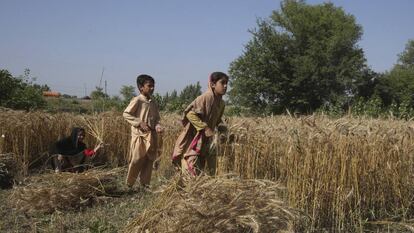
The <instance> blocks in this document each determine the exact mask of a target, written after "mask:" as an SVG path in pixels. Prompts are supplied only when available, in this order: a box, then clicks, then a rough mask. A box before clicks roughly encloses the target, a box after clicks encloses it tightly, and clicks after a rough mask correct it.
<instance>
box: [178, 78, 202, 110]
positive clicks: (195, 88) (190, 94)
mask: <svg viewBox="0 0 414 233" xmlns="http://www.w3.org/2000/svg"><path fill="white" fill-rule="evenodd" d="M199 95H201V86H200V82H197V83H196V84H190V85H187V86H186V87H184V89H183V90H182V91H181V93H180V97H179V100H180V103H181V105H185V106H187V105H189V104H190V103H191V102H192V101H193V100H194V99H195V98H196V97H197V96H199Z"/></svg>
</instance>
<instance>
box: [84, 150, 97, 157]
mask: <svg viewBox="0 0 414 233" xmlns="http://www.w3.org/2000/svg"><path fill="white" fill-rule="evenodd" d="M83 153H84V154H85V155H86V157H91V156H93V155H94V154H95V151H94V150H93V149H85V150H84V151H83Z"/></svg>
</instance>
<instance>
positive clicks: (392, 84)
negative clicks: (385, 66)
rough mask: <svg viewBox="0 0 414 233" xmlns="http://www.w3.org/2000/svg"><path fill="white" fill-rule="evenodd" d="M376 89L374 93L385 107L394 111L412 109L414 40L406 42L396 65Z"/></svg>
mask: <svg viewBox="0 0 414 233" xmlns="http://www.w3.org/2000/svg"><path fill="white" fill-rule="evenodd" d="M379 81H380V82H379V84H378V85H377V87H376V90H375V91H376V93H377V94H378V95H379V96H380V97H381V99H382V102H383V103H384V105H385V106H387V107H388V106H391V105H394V107H393V108H394V109H397V108H400V105H401V104H403V105H404V108H409V107H411V108H412V107H414V96H413V94H414V40H410V41H408V43H407V45H406V47H405V50H404V51H403V52H402V53H401V54H400V55H399V59H398V63H397V64H396V65H395V66H394V67H393V68H392V69H391V70H390V71H389V72H386V73H385V74H384V75H383V77H382V78H381V79H379Z"/></svg>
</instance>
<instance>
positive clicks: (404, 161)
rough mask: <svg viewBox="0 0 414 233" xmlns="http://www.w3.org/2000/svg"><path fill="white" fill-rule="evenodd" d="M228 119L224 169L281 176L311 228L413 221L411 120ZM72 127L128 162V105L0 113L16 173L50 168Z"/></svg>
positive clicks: (173, 130) (103, 158) (109, 156)
mask: <svg viewBox="0 0 414 233" xmlns="http://www.w3.org/2000/svg"><path fill="white" fill-rule="evenodd" d="M178 119H179V116H177V115H163V117H162V120H163V125H164V126H165V128H166V131H165V134H164V135H163V139H164V140H163V141H164V143H163V152H162V160H161V161H162V162H161V167H160V171H161V173H163V174H165V176H166V177H168V176H169V175H171V174H172V173H173V170H172V168H171V164H170V155H171V152H172V149H173V144H174V141H175V139H176V138H177V136H178V133H179V131H180V129H181V128H180V124H179V123H178ZM226 122H227V125H228V129H229V130H228V136H229V135H231V137H232V141H231V142H230V141H227V142H224V143H222V144H220V145H219V146H218V150H217V156H218V160H217V161H218V162H217V175H224V174H229V173H232V174H235V175H238V176H240V177H241V178H244V179H268V180H272V181H278V182H279V183H281V184H283V185H284V186H285V187H286V189H285V191H284V197H285V198H286V200H287V203H288V204H289V206H290V207H292V208H295V209H297V210H299V211H300V212H301V213H303V215H304V216H306V217H307V218H308V219H309V220H308V221H307V225H306V228H307V231H308V232H320V231H323V230H326V231H328V232H332V231H337V232H343V231H350V232H363V231H365V230H366V229H375V228H376V227H377V226H383V225H387V226H394V227H397V228H396V229H401V230H406V231H410V230H411V231H412V230H413V229H414V228H413V225H414V221H413V219H414V175H413V174H414V173H413V172H414V140H413V139H414V123H413V122H411V121H403V120H395V119H369V118H352V117H343V118H339V119H332V118H329V117H327V116H323V115H313V116H303V117H291V116H272V117H264V118H242V117H230V118H227V119H226ZM74 126H82V127H84V128H85V129H86V130H87V132H89V134H90V135H87V137H86V144H87V145H89V146H90V147H92V146H93V145H95V144H97V143H99V142H104V144H105V147H104V151H103V153H102V154H101V155H100V156H99V157H98V156H97V157H96V158H95V159H96V161H94V162H96V163H97V164H104V163H105V164H108V165H109V166H111V167H118V166H123V165H125V164H126V158H127V154H128V147H129V146H128V144H129V138H130V135H129V126H128V125H127V123H126V121H124V120H123V118H122V115H121V113H111V112H109V113H103V114H99V115H89V116H80V115H73V114H67V113H61V114H53V115H52V114H46V113H42V112H29V113H27V112H18V111H1V112H0V135H2V137H1V138H0V154H2V157H0V159H3V160H8V161H10V160H11V161H13V164H14V167H13V168H10V170H11V172H12V173H13V174H14V176H15V177H16V178H17V179H22V178H23V177H26V176H28V175H30V173H31V172H32V171H33V170H39V169H48V166H47V164H48V156H47V153H46V152H47V150H48V146H49V145H50V144H51V143H53V142H54V141H56V140H57V139H59V138H62V137H64V136H65V135H68V134H69V133H70V130H71V128H72V127H74ZM5 155H7V156H8V157H7V156H5ZM0 162H1V161H0Z"/></svg>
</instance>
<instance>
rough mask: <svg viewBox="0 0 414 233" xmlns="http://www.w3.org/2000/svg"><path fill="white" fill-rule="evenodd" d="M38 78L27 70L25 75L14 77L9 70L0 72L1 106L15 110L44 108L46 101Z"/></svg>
mask: <svg viewBox="0 0 414 233" xmlns="http://www.w3.org/2000/svg"><path fill="white" fill-rule="evenodd" d="M35 80H36V78H33V77H31V76H30V70H29V69H25V70H24V75H20V76H19V77H17V78H15V77H13V76H12V75H11V74H10V73H9V72H8V71H7V70H0V105H1V106H4V107H8V108H13V109H23V110H32V109H39V108H43V107H44V106H45V105H46V101H45V100H44V99H43V96H42V89H41V88H40V87H41V86H40V85H37V84H34V83H33V82H34V81H35Z"/></svg>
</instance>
